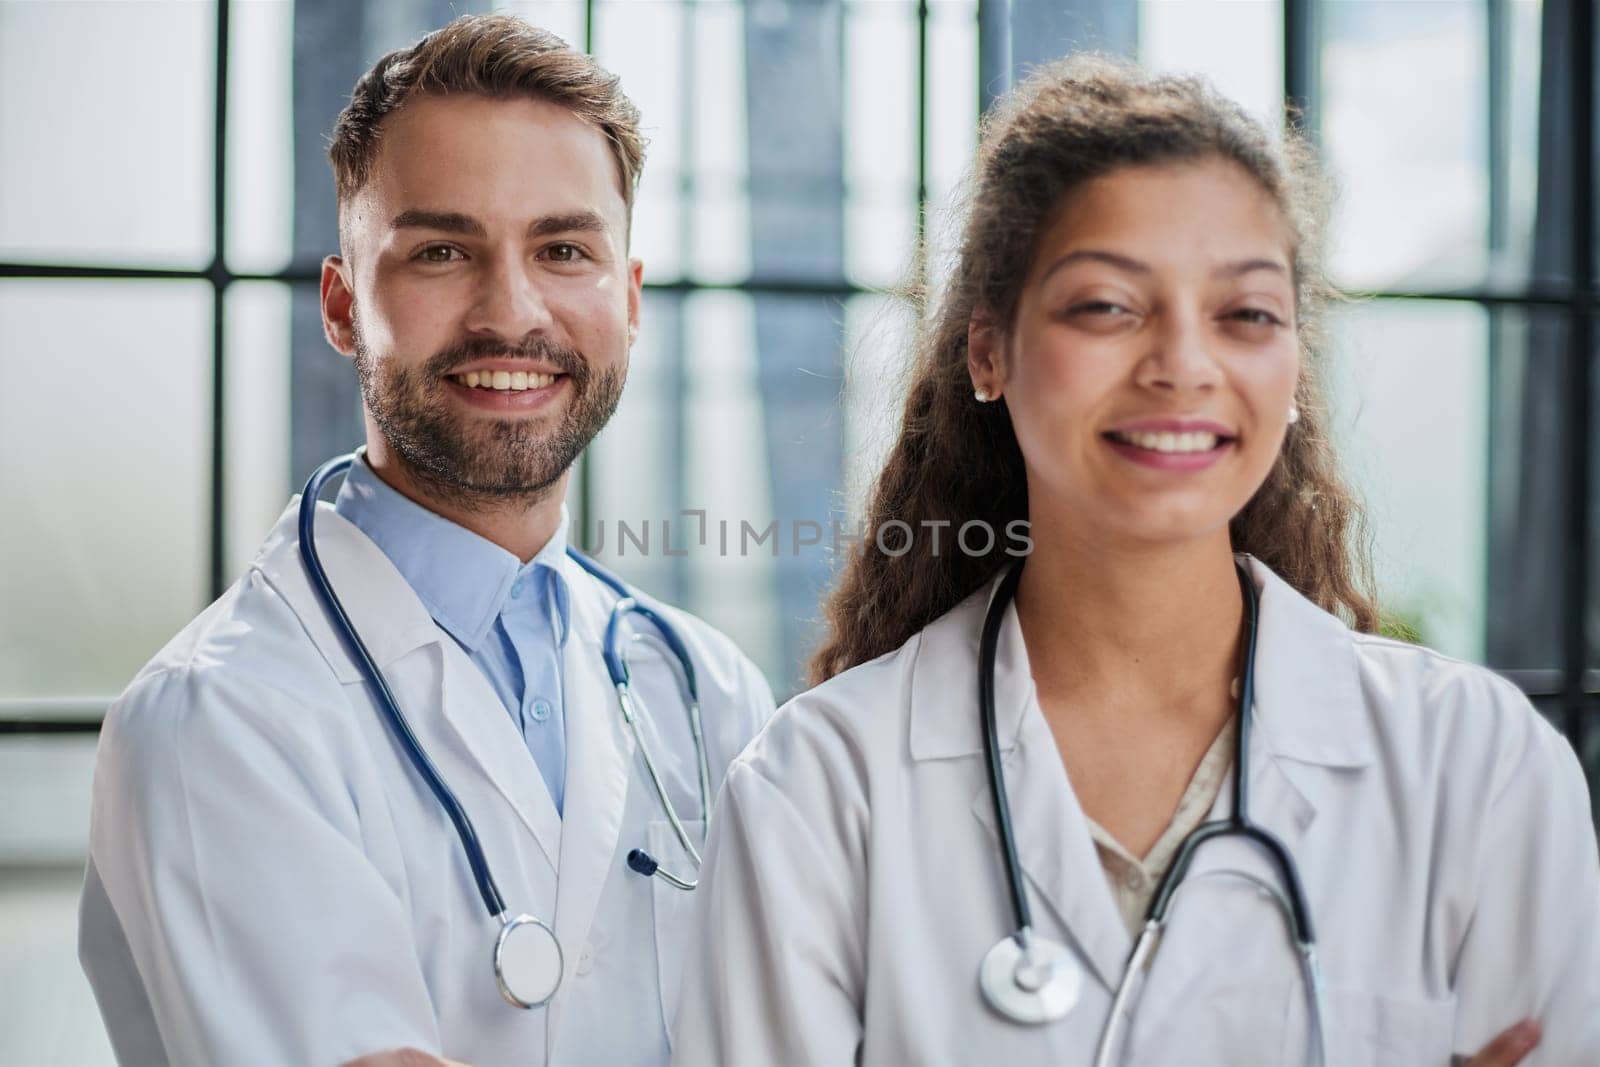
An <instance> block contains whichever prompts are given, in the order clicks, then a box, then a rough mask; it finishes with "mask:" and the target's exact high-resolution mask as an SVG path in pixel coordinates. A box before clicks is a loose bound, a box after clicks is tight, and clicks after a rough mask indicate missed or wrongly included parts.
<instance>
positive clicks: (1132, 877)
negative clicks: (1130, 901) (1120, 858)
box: [1122, 870, 1144, 889]
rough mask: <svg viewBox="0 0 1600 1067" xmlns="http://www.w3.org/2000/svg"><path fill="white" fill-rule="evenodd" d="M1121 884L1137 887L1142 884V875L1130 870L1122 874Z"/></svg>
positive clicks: (1130, 887)
mask: <svg viewBox="0 0 1600 1067" xmlns="http://www.w3.org/2000/svg"><path fill="white" fill-rule="evenodd" d="M1122 884H1123V885H1125V886H1127V887H1128V888H1129V889H1138V888H1139V887H1140V886H1142V885H1144V877H1143V876H1142V875H1140V874H1139V872H1138V871H1135V870H1130V871H1128V873H1127V874H1125V875H1123V877H1122Z"/></svg>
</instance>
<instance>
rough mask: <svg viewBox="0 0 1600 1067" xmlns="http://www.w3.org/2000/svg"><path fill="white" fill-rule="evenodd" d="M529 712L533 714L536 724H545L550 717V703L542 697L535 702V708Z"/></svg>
mask: <svg viewBox="0 0 1600 1067" xmlns="http://www.w3.org/2000/svg"><path fill="white" fill-rule="evenodd" d="M529 710H530V711H531V712H532V714H533V721H534V722H544V721H545V720H546V719H548V718H549V717H550V702H549V701H548V700H546V699H544V698H543V697H540V698H539V699H538V700H535V701H534V702H533V707H532V708H531V709H529Z"/></svg>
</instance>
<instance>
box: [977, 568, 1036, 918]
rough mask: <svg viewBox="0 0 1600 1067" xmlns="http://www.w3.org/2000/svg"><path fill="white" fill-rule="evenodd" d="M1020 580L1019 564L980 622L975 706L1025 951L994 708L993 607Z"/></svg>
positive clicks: (1024, 907) (1024, 908)
mask: <svg viewBox="0 0 1600 1067" xmlns="http://www.w3.org/2000/svg"><path fill="white" fill-rule="evenodd" d="M1021 580H1022V564H1020V563H1018V564H1017V565H1016V566H1014V567H1012V568H1011V570H1010V571H1008V572H1007V573H1006V575H1005V577H1004V578H1002V579H1000V585H999V587H998V588H997V589H996V590H995V592H994V598H993V599H992V600H991V601H990V607H989V611H988V613H987V615H985V617H984V620H983V633H982V636H981V637H980V638H979V640H978V662H979V664H981V668H980V670H979V672H978V705H979V708H980V709H981V710H982V713H983V755H984V761H985V763H986V764H987V768H988V772H989V792H990V795H991V796H993V797H994V817H995V823H996V828H997V829H998V830H999V831H1000V847H1001V852H1002V854H1003V855H1004V857H1005V867H1006V884H1007V885H1008V886H1009V887H1010V889H1011V910H1012V913H1013V916H1014V917H1015V918H1016V921H1017V932H1016V933H1015V934H1014V935H1013V936H1014V937H1016V939H1017V943H1018V945H1019V947H1022V948H1026V947H1027V945H1026V941H1027V938H1028V931H1031V930H1032V929H1033V909H1032V908H1031V907H1029V904H1028V894H1027V891H1026V890H1025V889H1024V888H1023V885H1022V861H1021V860H1020V859H1019V858H1018V857H1017V838H1016V834H1015V833H1013V832H1012V829H1011V802H1010V800H1009V799H1007V797H1006V783H1005V769H1004V768H1003V767H1002V766H1001V765H1000V726H999V722H998V719H999V716H997V715H996V714H995V707H994V662H995V654H996V652H997V650H998V649H999V644H1000V626H1001V623H1002V622H1004V620H1005V612H1004V611H1003V610H997V609H996V605H997V604H998V605H1001V606H1003V605H1006V604H1009V603H1011V601H1012V600H1013V599H1014V598H1015V597H1016V594H1017V583H1019V582H1020V581H1021Z"/></svg>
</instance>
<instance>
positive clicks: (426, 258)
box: [417, 245, 461, 263]
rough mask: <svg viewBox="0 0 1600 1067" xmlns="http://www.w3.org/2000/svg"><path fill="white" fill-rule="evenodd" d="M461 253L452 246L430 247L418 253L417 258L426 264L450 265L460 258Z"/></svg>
mask: <svg viewBox="0 0 1600 1067" xmlns="http://www.w3.org/2000/svg"><path fill="white" fill-rule="evenodd" d="M460 254H461V253H460V252H459V251H458V250H457V249H455V248H452V247H451V246H450V245H429V246H428V247H426V248H424V249H423V250H422V251H421V252H418V253H417V258H418V259H420V260H422V261H423V262H424V263H449V262H450V261H451V260H452V259H456V258H458V257H459V256H460Z"/></svg>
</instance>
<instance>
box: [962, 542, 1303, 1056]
mask: <svg viewBox="0 0 1600 1067" xmlns="http://www.w3.org/2000/svg"><path fill="white" fill-rule="evenodd" d="M1022 567H1023V564H1022V562H1021V561H1019V562H1018V563H1016V564H1015V565H1014V566H1013V567H1012V568H1011V569H1010V570H1009V571H1007V572H1006V574H1005V575H1003V576H1002V577H1001V579H1000V582H999V584H998V585H997V586H996V588H995V592H994V594H993V596H992V597H991V598H990V601H989V607H988V610H987V612H986V613H985V616H984V622H983V630H982V632H981V634H980V637H979V641H978V704H979V708H980V712H981V714H982V717H983V741H984V757H985V761H986V764H987V770H988V778H989V788H990V793H991V795H992V798H993V801H994V809H995V821H996V828H997V829H998V831H999V833H998V836H999V838H1000V846H1001V853H1002V856H1003V859H1004V864H1005V869H1006V881H1007V887H1008V888H1009V890H1010V896H1011V905H1012V912H1013V917H1014V919H1015V920H1016V930H1015V932H1014V933H1013V934H1012V935H1011V936H1012V937H1013V938H1014V939H1015V940H1016V942H1017V944H1018V946H1019V947H1021V948H1022V949H1023V950H1026V949H1027V947H1028V945H1029V943H1030V941H1031V939H1032V938H1033V930H1032V927H1033V917H1032V911H1031V909H1030V907H1029V902H1028V895H1027V890H1026V888H1025V887H1024V885H1023V878H1022V864H1021V861H1020V859H1019V857H1018V855H1017V843H1016V836H1015V834H1014V832H1013V829H1012V822H1011V808H1010V803H1009V801H1008V800H1007V797H1006V789H1005V772H1004V768H1003V766H1002V764H1001V758H1000V738H999V722H998V715H997V714H996V710H995V693H994V686H995V677H994V675H995V660H996V656H997V653H998V649H999V640H1000V629H1001V626H1002V624H1003V622H1004V619H1005V615H1006V609H1007V608H1008V607H1009V606H1010V605H1011V603H1012V602H1013V600H1014V599H1015V597H1016V592H1017V587H1018V585H1019V583H1020V582H1021V579H1022ZM1235 569H1236V572H1237V576H1238V579H1239V586H1240V591H1241V593H1242V594H1243V598H1244V624H1245V642H1244V643H1245V649H1244V669H1243V671H1242V672H1241V675H1242V677H1241V680H1240V685H1239V695H1238V706H1237V711H1236V716H1237V720H1238V726H1237V732H1236V735H1235V741H1234V744H1235V748H1234V782H1233V810H1232V811H1231V812H1230V813H1229V815H1228V817H1227V818H1225V819H1218V820H1214V821H1212V822H1208V823H1205V824H1204V825H1202V826H1200V827H1198V828H1197V829H1196V830H1195V831H1194V832H1193V833H1191V834H1190V835H1189V836H1188V837H1186V838H1185V839H1184V841H1183V843H1182V844H1181V845H1180V846H1179V849H1178V853H1177V855H1176V856H1175V857H1174V859H1173V862H1172V865H1171V866H1170V867H1169V868H1168V870H1167V873H1166V874H1165V875H1164V876H1163V877H1162V879H1161V882H1160V883H1159V884H1158V886H1157V889H1156V893H1155V896H1154V897H1153V898H1152V900H1151V902H1150V909H1149V911H1148V912H1147V914H1146V918H1145V925H1144V928H1143V930H1142V931H1141V932H1140V935H1139V937H1138V939H1137V941H1136V942H1135V944H1134V947H1133V951H1132V953H1131V956H1130V959H1129V961H1128V965H1127V967H1126V969H1125V970H1124V973H1123V978H1122V981H1121V982H1120V983H1119V984H1118V987H1117V989H1116V991H1115V994H1114V996H1113V999H1112V1007H1111V1014H1110V1016H1109V1017H1108V1019H1107V1021H1106V1026H1105V1028H1104V1030H1103V1031H1102V1034H1101V1041H1100V1044H1099V1047H1098V1049H1097V1051H1096V1056H1095V1063H1096V1064H1097V1065H1098V1064H1109V1063H1110V1062H1111V1061H1112V1055H1113V1052H1114V1050H1115V1047H1116V1045H1117V1038H1118V1034H1119V1031H1120V1029H1121V1023H1122V1021H1123V1020H1124V1019H1125V1018H1126V1017H1127V1016H1128V1015H1129V1014H1130V1013H1131V1008H1130V1004H1131V1002H1132V996H1133V985H1134V979H1135V978H1136V977H1137V975H1138V974H1139V973H1141V972H1142V971H1143V970H1144V969H1145V968H1146V966H1147V964H1148V963H1149V962H1150V960H1151V958H1152V956H1153V955H1154V952H1155V947H1156V942H1157V940H1158V938H1159V935H1160V933H1161V930H1162V928H1163V927H1164V926H1165V925H1166V922H1167V918H1168V915H1169V914H1170V911H1171V907H1172V904H1173V901H1174V900H1175V899H1176V897H1177V895H1178V893H1179V892H1180V891H1181V889H1182V888H1183V886H1184V885H1185V884H1186V883H1185V880H1184V879H1185V877H1186V876H1187V874H1188V870H1189V867H1190V864H1191V863H1192V862H1193V860H1194V857H1195V855H1196V854H1197V853H1198V852H1199V849H1200V847H1201V846H1202V845H1204V844H1206V843H1207V842H1208V841H1215V840H1217V839H1219V838H1222V837H1229V836H1234V837H1243V838H1245V839H1246V840H1249V841H1251V842H1252V843H1254V844H1255V845H1256V846H1257V847H1258V848H1259V850H1260V851H1261V852H1262V853H1263V854H1264V855H1265V856H1266V858H1267V859H1268V860H1269V861H1270V862H1271V864H1272V867H1273V869H1274V870H1275V872H1276V873H1277V875H1278V877H1279V879H1280V881H1281V883H1282V885H1283V887H1284V888H1283V891H1282V892H1279V891H1278V890H1276V889H1274V888H1272V887H1270V886H1269V885H1268V884H1267V883H1265V882H1264V881H1263V880H1262V879H1260V878H1258V877H1257V876H1255V875H1251V874H1248V873H1245V872H1240V871H1215V872H1206V875H1209V874H1224V873H1231V874H1235V875H1237V876H1239V877H1243V878H1245V879H1246V880H1247V881H1250V882H1253V883H1255V884H1256V885H1257V887H1258V888H1263V889H1267V890H1270V892H1269V895H1270V896H1271V897H1272V898H1273V899H1275V900H1276V901H1277V902H1278V904H1279V910H1280V912H1281V913H1282V915H1283V917H1284V919H1285V922H1286V923H1287V925H1288V926H1289V934H1290V937H1291V938H1292V940H1293V941H1294V943H1295V947H1296V950H1297V952H1298V954H1299V961H1300V968H1301V973H1302V977H1303V981H1304V982H1305V985H1306V996H1307V1000H1308V1002H1309V1005H1310V1019H1309V1020H1308V1025H1309V1026H1310V1027H1311V1031H1312V1032H1311V1041H1310V1048H1311V1053H1312V1057H1313V1062H1315V1063H1319V1064H1321V1063H1326V1061H1327V1050H1326V1046H1325V1044H1324V1041H1325V1038H1326V1035H1325V1033H1324V1031H1323V1026H1322V979H1321V972H1320V968H1319V964H1318V960H1317V951H1316V939H1315V937H1314V935H1313V932H1312V926H1311V910H1310V908H1309V906H1308V905H1307V903H1306V896H1305V890H1304V887H1303V886H1302V885H1301V882H1300V875H1299V871H1298V869H1297V868H1296V866H1295V862H1294V859H1293V857H1292V856H1291V855H1290V854H1289V850H1288V848H1287V847H1286V846H1285V845H1284V844H1283V842H1282V841H1280V840H1279V839H1278V838H1277V837H1276V836H1274V835H1273V834H1272V833H1271V832H1270V831H1269V830H1267V829H1266V828H1264V827H1261V826H1258V825H1256V824H1255V823H1254V822H1253V821H1252V820H1251V819H1250V807H1249V801H1250V794H1249V779H1250V765H1249V748H1250V736H1251V726H1252V718H1253V709H1254V703H1255V663H1256V638H1257V633H1258V630H1259V621H1260V620H1259V613H1260V605H1259V596H1258V594H1257V592H1256V588H1255V583H1254V581H1253V580H1252V579H1251V577H1250V573H1249V571H1248V569H1247V568H1246V567H1245V565H1244V564H1243V563H1240V562H1238V561H1235ZM1206 875H1201V876H1200V877H1205V876H1206ZM1003 943H1004V942H1002V944H1003ZM1018 1021H1033V1020H1023V1019H1020V1018H1019V1019H1018Z"/></svg>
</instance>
